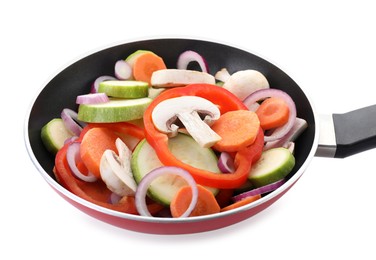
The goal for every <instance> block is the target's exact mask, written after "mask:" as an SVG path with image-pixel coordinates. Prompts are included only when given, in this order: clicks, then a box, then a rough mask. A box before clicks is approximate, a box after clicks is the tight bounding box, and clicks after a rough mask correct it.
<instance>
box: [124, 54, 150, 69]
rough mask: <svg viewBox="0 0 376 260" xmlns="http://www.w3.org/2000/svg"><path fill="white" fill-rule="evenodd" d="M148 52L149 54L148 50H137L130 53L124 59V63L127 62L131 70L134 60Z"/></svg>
mask: <svg viewBox="0 0 376 260" xmlns="http://www.w3.org/2000/svg"><path fill="white" fill-rule="evenodd" d="M148 52H151V51H148V50H137V51H135V52H133V53H131V54H130V55H129V56H128V57H127V58H126V59H125V61H126V62H128V64H129V65H130V66H131V67H132V68H133V64H134V62H135V60H136V59H137V58H138V57H140V55H142V54H144V53H148Z"/></svg>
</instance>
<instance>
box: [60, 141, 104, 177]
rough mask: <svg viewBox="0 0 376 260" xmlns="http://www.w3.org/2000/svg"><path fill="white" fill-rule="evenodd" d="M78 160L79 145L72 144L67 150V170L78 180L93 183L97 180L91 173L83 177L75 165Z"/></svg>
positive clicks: (77, 143) (76, 143)
mask: <svg viewBox="0 0 376 260" xmlns="http://www.w3.org/2000/svg"><path fill="white" fill-rule="evenodd" d="M80 159H81V157H80V143H79V142H73V143H71V144H70V145H69V146H68V149H67V161H68V165H69V168H70V169H71V171H72V173H73V174H74V176H75V177H77V178H78V179H80V180H82V181H85V182H95V181H96V180H97V177H95V176H94V175H93V174H92V173H91V172H89V174H88V175H85V174H83V173H82V172H81V171H80V170H79V169H78V168H77V165H76V163H77V161H78V160H80Z"/></svg>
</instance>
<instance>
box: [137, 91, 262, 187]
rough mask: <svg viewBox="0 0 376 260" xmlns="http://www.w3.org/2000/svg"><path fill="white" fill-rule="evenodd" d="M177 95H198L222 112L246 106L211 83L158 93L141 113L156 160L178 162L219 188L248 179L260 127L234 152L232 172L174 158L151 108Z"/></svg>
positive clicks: (203, 181)
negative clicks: (155, 121)
mask: <svg viewBox="0 0 376 260" xmlns="http://www.w3.org/2000/svg"><path fill="white" fill-rule="evenodd" d="M180 96H199V97H202V98H205V99H207V100H209V101H211V102H213V103H214V104H216V105H217V106H218V108H219V110H220V111H221V114H224V113H226V112H228V111H233V110H241V109H243V110H246V109H247V107H246V106H245V105H244V104H243V103H242V102H241V100H239V99H238V98H237V97H236V96H235V95H233V94H232V93H231V92H229V91H227V90H226V89H223V88H221V87H218V86H215V85H210V84H191V85H187V86H185V87H178V88H173V89H169V90H166V91H165V92H162V93H161V94H160V95H159V96H157V97H156V98H155V99H154V100H153V102H152V103H151V104H150V105H149V107H148V108H147V109H146V111H145V113H144V127H145V137H146V140H147V141H148V143H149V144H150V145H151V146H152V147H153V148H154V150H155V152H156V154H157V156H158V158H159V160H160V161H161V162H162V163H163V164H164V165H167V166H172V165H174V166H178V167H181V168H183V169H185V170H187V171H189V172H190V173H191V175H192V176H193V178H194V179H195V180H196V181H197V182H198V183H199V184H201V185H205V186H210V187H216V188H221V189H232V188H237V187H239V186H240V185H241V184H243V183H244V182H245V181H246V180H247V176H248V173H249V171H250V169H251V166H252V163H253V162H254V161H256V160H258V159H259V158H260V156H261V152H262V149H263V146H264V133H263V131H262V130H261V128H260V131H259V133H258V136H257V138H256V140H255V142H254V143H253V144H252V145H250V146H248V147H246V148H244V149H242V150H241V151H239V152H237V153H236V155H235V166H236V170H235V172H234V173H231V174H218V173H215V172H210V171H207V170H202V169H198V168H195V167H192V166H191V165H188V164H186V163H183V162H182V161H180V160H179V159H177V158H176V157H175V156H174V155H173V154H172V153H171V152H170V150H169V148H168V136H167V135H166V134H165V133H162V132H160V131H159V130H158V129H156V128H155V127H154V124H153V121H152V116H151V115H152V111H153V109H154V108H155V107H156V106H157V105H158V104H159V103H160V102H162V101H164V100H166V99H170V98H175V97H180Z"/></svg>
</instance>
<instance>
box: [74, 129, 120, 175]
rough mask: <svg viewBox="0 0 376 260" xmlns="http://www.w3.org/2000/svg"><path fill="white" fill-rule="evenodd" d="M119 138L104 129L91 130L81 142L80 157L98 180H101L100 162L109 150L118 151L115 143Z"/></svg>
mask: <svg viewBox="0 0 376 260" xmlns="http://www.w3.org/2000/svg"><path fill="white" fill-rule="evenodd" d="M117 138H118V136H117V135H116V134H115V133H114V132H112V131H111V130H109V129H107V128H104V127H93V128H91V129H89V130H88V131H87V132H86V134H85V135H84V137H83V138H82V141H81V146H80V155H81V159H82V161H83V162H84V164H85V166H86V168H87V169H88V170H89V171H90V172H91V173H92V174H93V175H95V176H96V177H97V178H100V171H99V166H100V161H101V157H102V155H103V153H104V151H106V150H107V149H111V150H113V151H115V152H116V151H117V149H116V145H115V141H116V139H117Z"/></svg>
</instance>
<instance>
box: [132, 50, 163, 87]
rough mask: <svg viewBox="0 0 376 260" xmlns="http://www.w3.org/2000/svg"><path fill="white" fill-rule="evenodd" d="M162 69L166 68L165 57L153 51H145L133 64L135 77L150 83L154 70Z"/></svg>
mask: <svg viewBox="0 0 376 260" xmlns="http://www.w3.org/2000/svg"><path fill="white" fill-rule="evenodd" d="M161 69H166V65H165V63H164V61H163V59H162V58H161V57H159V56H158V55H156V54H155V53H153V52H145V53H142V54H141V55H140V56H138V57H137V59H136V60H135V62H134V64H133V77H134V78H135V80H140V81H144V82H148V83H149V84H150V80H151V75H152V74H153V72H154V71H156V70H161Z"/></svg>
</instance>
